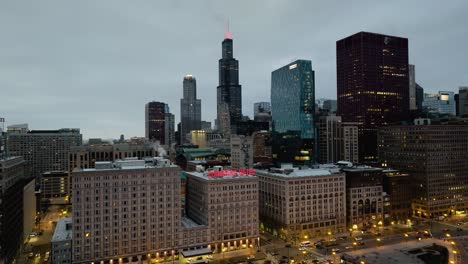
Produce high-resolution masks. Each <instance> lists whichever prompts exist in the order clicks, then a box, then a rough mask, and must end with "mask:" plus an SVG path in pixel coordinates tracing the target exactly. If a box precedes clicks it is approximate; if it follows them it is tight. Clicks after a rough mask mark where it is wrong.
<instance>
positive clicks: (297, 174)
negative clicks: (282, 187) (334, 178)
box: [256, 168, 339, 178]
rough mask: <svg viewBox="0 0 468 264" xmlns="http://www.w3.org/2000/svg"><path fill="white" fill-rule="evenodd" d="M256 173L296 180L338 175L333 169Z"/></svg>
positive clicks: (263, 171) (279, 170)
mask: <svg viewBox="0 0 468 264" xmlns="http://www.w3.org/2000/svg"><path fill="white" fill-rule="evenodd" d="M256 171H257V172H258V173H262V174H268V175H273V176H278V177H284V178H297V177H313V176H326V175H333V174H337V173H339V171H337V170H335V169H334V168H329V169H327V168H320V169H312V168H307V169H299V168H293V169H279V168H273V169H271V170H256Z"/></svg>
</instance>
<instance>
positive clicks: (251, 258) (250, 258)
mask: <svg viewBox="0 0 468 264" xmlns="http://www.w3.org/2000/svg"><path fill="white" fill-rule="evenodd" d="M253 259H255V256H254V255H250V256H248V257H247V260H253Z"/></svg>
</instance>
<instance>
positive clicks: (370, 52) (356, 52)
mask: <svg viewBox="0 0 468 264" xmlns="http://www.w3.org/2000/svg"><path fill="white" fill-rule="evenodd" d="M336 65H337V68H336V72H337V99H338V112H337V115H338V116H341V117H342V119H343V122H356V123H358V124H359V160H360V161H361V162H367V161H375V160H377V129H378V128H379V127H382V126H385V125H387V124H389V123H392V122H396V121H400V120H405V119H406V117H407V115H408V113H409V107H410V96H409V90H410V89H409V83H410V82H409V77H408V76H409V70H408V39H407V38H401V37H395V36H387V35H382V34H375V33H369V32H359V33H356V34H354V35H352V36H349V37H346V38H344V39H341V40H338V41H337V42H336Z"/></svg>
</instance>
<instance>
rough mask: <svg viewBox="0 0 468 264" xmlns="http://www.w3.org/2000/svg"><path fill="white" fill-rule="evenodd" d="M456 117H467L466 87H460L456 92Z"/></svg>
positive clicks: (467, 100) (467, 89) (467, 99)
mask: <svg viewBox="0 0 468 264" xmlns="http://www.w3.org/2000/svg"><path fill="white" fill-rule="evenodd" d="M458 116H461V117H468V86H467V87H460V89H459V92H458Z"/></svg>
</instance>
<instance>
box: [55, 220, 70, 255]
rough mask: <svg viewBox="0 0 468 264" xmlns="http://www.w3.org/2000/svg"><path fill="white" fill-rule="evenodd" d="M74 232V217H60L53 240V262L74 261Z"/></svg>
mask: <svg viewBox="0 0 468 264" xmlns="http://www.w3.org/2000/svg"><path fill="white" fill-rule="evenodd" d="M72 234H73V229H72V219H71V218H62V219H60V220H59V221H58V222H57V225H56V226H55V230H54V234H53V235H52V240H51V246H52V249H51V252H52V255H51V259H52V261H51V262H52V264H70V263H72V261H71V260H72Z"/></svg>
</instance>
